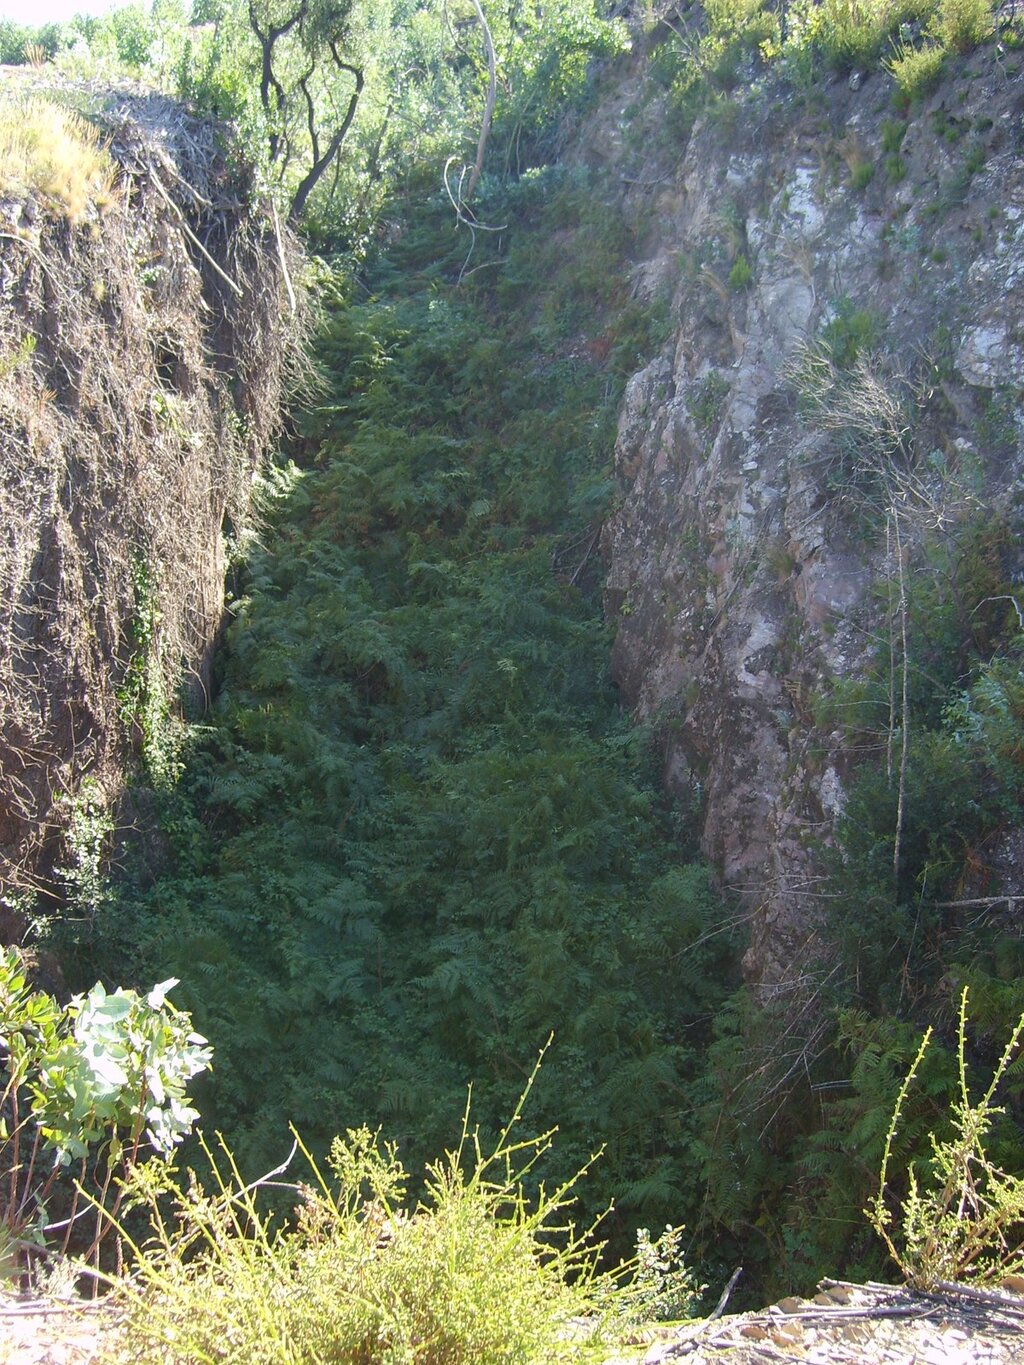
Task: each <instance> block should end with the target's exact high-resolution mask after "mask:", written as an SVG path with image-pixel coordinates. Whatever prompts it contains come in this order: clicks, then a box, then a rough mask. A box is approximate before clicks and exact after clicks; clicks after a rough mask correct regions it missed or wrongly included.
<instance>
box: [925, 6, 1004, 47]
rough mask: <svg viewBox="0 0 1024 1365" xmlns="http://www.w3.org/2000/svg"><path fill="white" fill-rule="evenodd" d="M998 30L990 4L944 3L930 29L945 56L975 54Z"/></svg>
mask: <svg viewBox="0 0 1024 1365" xmlns="http://www.w3.org/2000/svg"><path fill="white" fill-rule="evenodd" d="M994 27H995V20H994V18H993V15H992V6H991V4H990V3H989V0H941V4H940V5H939V10H938V13H937V15H936V16H935V18H934V20H933V21H932V24H931V26H930V28H931V32H932V33H933V34H934V36H935V37H936V38H937V39H938V40H939V43H940V44H941V45H942V48H943V50H944V51H945V52H959V53H967V52H973V51H974V49H975V48H976V47H979V46H980V45H981V44H982V43H983V42H984V41H985V39H986V38H989V37H991V35H992V30H993V28H994Z"/></svg>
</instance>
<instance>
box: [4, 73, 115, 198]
mask: <svg viewBox="0 0 1024 1365" xmlns="http://www.w3.org/2000/svg"><path fill="white" fill-rule="evenodd" d="M113 183H114V165H113V162H112V161H111V159H110V156H109V155H108V153H107V151H106V149H105V148H104V147H103V146H102V145H101V142H100V135H99V133H98V131H97V130H96V129H95V128H94V127H93V126H92V124H90V123H87V122H86V120H85V119H83V118H82V117H81V115H80V114H76V113H75V112H74V111H73V110H70V109H62V108H61V107H60V106H59V105H57V104H54V103H53V102H52V101H50V100H47V99H44V98H42V97H40V96H38V95H33V96H28V97H25V98H22V99H19V100H4V101H3V102H0V193H3V194H7V195H11V196H14V197H20V196H23V195H29V194H38V195H41V196H42V197H43V198H44V199H45V200H46V201H47V203H48V204H49V205H50V206H53V207H55V208H56V209H57V210H58V211H59V212H61V213H62V214H64V216H65V217H67V218H70V219H71V220H72V221H74V220H76V219H78V218H80V217H81V216H82V214H83V213H84V211H85V209H86V208H87V207H88V206H89V205H90V204H104V203H106V202H107V201H108V200H109V199H110V196H111V193H112V190H113Z"/></svg>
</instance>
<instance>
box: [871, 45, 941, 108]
mask: <svg viewBox="0 0 1024 1365" xmlns="http://www.w3.org/2000/svg"><path fill="white" fill-rule="evenodd" d="M945 63H946V50H945V48H944V47H942V46H941V45H939V44H935V43H927V44H926V45H925V46H924V47H908V46H906V45H905V44H900V45H899V46H897V47H896V48H895V49H894V51H893V55H892V56H891V57H890V58H889V59H888V60H887V61H886V62H885V69H886V71H888V73H889V75H890V76H892V78H893V80H894V81H895V82H896V85H897V87H898V89H899V92H900V94H901V95H902V96H903V97H904V99H906V100H908V101H910V100H920V99H923V98H924V96H925V95H927V94H928V92H929V91H930V90H931V89H932V87H933V86H934V85H935V84H936V82H937V81H938V79H939V76H940V75H941V74H942V68H943V67H944V66H945Z"/></svg>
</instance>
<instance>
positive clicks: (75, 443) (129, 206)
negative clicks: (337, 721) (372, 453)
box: [0, 94, 294, 936]
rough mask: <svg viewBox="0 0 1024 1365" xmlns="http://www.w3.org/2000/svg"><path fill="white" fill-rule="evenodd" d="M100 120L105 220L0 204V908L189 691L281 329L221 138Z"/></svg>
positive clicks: (203, 690) (218, 611) (271, 241)
mask: <svg viewBox="0 0 1024 1365" xmlns="http://www.w3.org/2000/svg"><path fill="white" fill-rule="evenodd" d="M98 117H99V121H100V122H101V125H102V127H103V129H104V131H105V134H106V136H107V137H108V138H109V139H110V150H111V154H112V156H113V158H114V160H115V163H116V176H115V181H114V184H113V188H112V191H111V193H110V195H109V196H108V197H107V198H106V199H105V201H98V202H93V203H90V204H87V205H85V206H84V207H79V208H78V209H76V211H75V212H74V213H72V212H71V211H70V209H69V207H68V205H66V204H60V203H54V202H51V201H48V200H47V199H46V198H45V197H43V196H41V195H38V194H29V195H22V196H19V197H13V198H10V199H8V200H6V201H5V202H2V203H0V288H2V294H0V431H2V441H3V453H4V467H3V471H2V475H0V715H2V726H0V888H2V892H3V896H4V900H5V904H6V905H7V906H8V908H9V907H10V906H11V905H12V904H16V903H17V901H18V898H19V895H20V894H21V893H24V892H30V893H35V892H42V893H43V895H44V897H45V896H47V895H50V896H53V895H54V894H56V891H57V890H58V885H57V884H55V883H54V881H53V880H52V871H53V866H54V864H55V863H56V864H57V865H58V866H59V865H60V864H61V862H62V861H63V862H65V863H66V862H67V861H68V858H69V853H68V850H67V849H66V848H65V847H64V846H63V837H64V834H65V831H66V830H67V827H68V825H69V822H70V821H71V820H72V818H73V812H74V809H75V806H76V803H79V804H80V803H81V793H82V783H83V780H84V779H85V778H89V779H90V784H91V785H90V787H89V789H88V790H89V791H90V793H91V795H90V797H89V803H91V805H93V806H95V807H99V808H105V807H110V806H111V805H112V803H113V802H114V801H115V799H116V797H117V795H118V793H119V791H120V789H121V787H122V784H123V780H124V774H125V770H126V765H130V764H131V763H132V762H133V761H134V760H135V758H137V757H138V754H139V752H140V751H141V750H143V749H144V748H145V747H146V745H147V744H149V745H151V746H152V745H153V744H154V743H156V741H157V737H156V736H155V734H154V733H153V731H154V729H155V727H158V726H159V724H160V723H161V719H162V718H163V717H165V716H166V715H167V714H168V713H169V712H170V711H173V709H174V708H175V706H176V705H177V702H178V693H179V688H181V687H182V686H184V687H185V688H186V689H187V690H189V691H191V692H192V694H193V695H194V697H195V698H196V700H197V701H198V702H199V703H201V702H202V700H203V698H204V697H205V695H206V694H207V692H208V688H209V682H210V657H211V651H212V647H213V643H214V640H215V637H216V635H217V632H218V629H219V625H220V621H221V616H222V611H223V600H224V576H225V537H224V531H225V528H226V527H228V526H229V527H231V528H233V529H235V530H237V529H238V528H239V527H241V526H242V525H243V524H244V522H245V519H246V517H247V515H248V510H249V503H250V498H251V491H252V484H253V475H254V473H255V471H256V469H257V465H258V462H259V460H260V458H261V455H262V454H263V452H264V449H265V447H266V443H267V441H268V439H269V437H270V436H271V434H272V433H273V432H274V430H275V428H276V423H277V420H278V413H279V411H280V404H279V400H280V391H281V382H282V373H283V368H284V366H285V364H286V359H287V356H288V353H289V350H290V347H291V340H290V333H291V332H292V331H293V330H294V321H293V319H291V318H290V317H289V316H288V308H287V304H286V302H285V290H284V288H283V285H282V272H281V256H280V251H279V239H278V234H277V232H276V231H275V225H274V224H273V222H272V221H271V219H270V217H269V216H268V211H267V208H266V206H265V205H261V204H260V203H259V202H257V201H256V200H255V199H254V198H253V197H252V195H251V193H250V186H249V185H248V183H247V177H246V174H245V172H244V171H239V170H237V169H234V170H232V169H231V168H230V167H229V164H228V162H227V161H226V159H225V155H224V152H223V150H222V132H221V130H218V129H215V128H213V127H211V126H209V125H204V124H201V123H198V122H197V121H195V120H193V119H192V118H190V117H189V116H188V115H186V114H185V112H184V111H183V110H182V109H180V108H179V107H177V106H175V105H173V104H171V103H170V102H169V101H166V100H164V99H162V98H160V97H158V96H146V95H143V94H134V95H131V96H129V95H124V96H121V97H119V98H116V99H114V100H113V101H112V103H111V104H110V105H109V106H108V108H107V109H106V111H105V112H104V113H103V114H102V115H100V116H98ZM58 883H59V879H58ZM0 928H2V929H3V930H4V935H3V936H9V935H12V934H15V933H16V932H17V929H18V926H17V917H16V916H13V917H12V916H11V915H10V914H8V916H7V918H6V920H5V921H4V924H2V925H0Z"/></svg>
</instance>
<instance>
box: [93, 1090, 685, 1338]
mask: <svg viewBox="0 0 1024 1365" xmlns="http://www.w3.org/2000/svg"><path fill="white" fill-rule="evenodd" d="M536 1075H537V1071H536V1070H535V1071H534V1073H533V1077H531V1080H530V1082H529V1084H528V1085H527V1089H526V1092H524V1094H523V1096H522V1097H521V1098H520V1101H519V1104H518V1106H517V1107H516V1110H515V1112H514V1114H513V1117H512V1120H511V1121H510V1122H509V1123H508V1125H507V1126H506V1127H505V1129H504V1130H503V1132H502V1133H501V1135H500V1137H499V1139H498V1141H497V1143H496V1145H495V1146H494V1148H493V1150H492V1151H491V1152H490V1153H489V1154H485V1153H484V1151H483V1150H482V1148H481V1144H480V1140H479V1137H478V1134H477V1133H476V1132H475V1131H474V1130H472V1129H471V1128H470V1126H469V1111H468V1107H467V1110H466V1114H465V1116H464V1118H463V1123H462V1131H461V1135H460V1138H459V1141H458V1144H457V1145H456V1146H455V1148H454V1149H453V1150H451V1151H449V1152H447V1153H446V1154H445V1156H444V1158H443V1159H442V1160H440V1161H438V1162H435V1163H434V1164H432V1165H430V1166H429V1167H428V1168H427V1172H426V1178H425V1186H424V1194H423V1197H422V1198H421V1199H420V1201H419V1202H418V1203H417V1204H416V1206H415V1208H414V1209H413V1210H412V1211H411V1212H408V1211H406V1204H405V1199H406V1191H407V1188H408V1184H409V1176H408V1174H407V1172H406V1171H405V1169H404V1168H403V1166H402V1164H401V1163H400V1161H399V1160H398V1157H397V1155H396V1149H395V1147H394V1145H393V1144H391V1143H387V1142H382V1141H381V1139H380V1136H379V1134H373V1133H371V1132H370V1131H369V1130H368V1129H367V1128H360V1129H358V1130H350V1131H349V1132H348V1133H347V1134H346V1136H345V1137H344V1138H338V1139H336V1140H335V1141H334V1143H333V1144H332V1147H331V1151H330V1156H329V1158H328V1163H327V1165H328V1171H329V1174H327V1175H325V1174H324V1173H323V1172H322V1171H321V1169H320V1167H319V1166H318V1164H317V1163H316V1162H315V1161H314V1159H313V1158H312V1156H311V1155H310V1154H309V1152H308V1151H307V1150H306V1149H305V1148H303V1149H302V1150H303V1155H304V1156H305V1158H306V1160H307V1162H308V1165H309V1169H310V1172H311V1174H312V1182H311V1183H310V1184H308V1185H301V1186H299V1187H298V1189H299V1191H300V1204H299V1207H298V1210H297V1212H296V1217H295V1220H294V1223H293V1224H292V1225H291V1226H289V1227H288V1228H287V1229H283V1228H275V1227H274V1226H273V1225H272V1221H271V1219H270V1217H269V1216H268V1215H267V1214H265V1213H264V1212H263V1211H262V1210H261V1209H260V1208H259V1207H258V1206H257V1193H258V1190H257V1187H256V1186H253V1185H246V1184H245V1183H244V1182H243V1181H242V1179H241V1177H240V1176H239V1174H238V1170H237V1168H236V1166H235V1163H234V1160H233V1158H232V1157H231V1155H230V1153H229V1152H228V1151H227V1150H226V1149H224V1150H223V1151H222V1154H221V1156H220V1157H219V1158H217V1159H215V1158H214V1157H213V1156H212V1154H210V1155H211V1163H212V1168H213V1173H214V1184H215V1193H214V1194H213V1195H212V1196H211V1195H208V1194H206V1193H205V1192H204V1191H203V1190H202V1189H200V1188H199V1187H198V1186H197V1185H195V1184H194V1183H191V1184H189V1185H188V1186H187V1187H186V1188H182V1187H181V1186H180V1185H178V1186H173V1187H171V1193H172V1196H173V1200H174V1204H175V1214H176V1216H175V1217H174V1218H173V1219H166V1218H165V1217H162V1216H161V1214H160V1208H159V1201H160V1197H161V1195H162V1194H163V1193H166V1192H167V1188H168V1186H167V1184H166V1182H165V1183H164V1184H163V1185H161V1184H160V1183H156V1182H153V1181H151V1180H149V1181H147V1180H146V1179H140V1180H137V1181H135V1183H134V1185H133V1186H132V1193H133V1197H134V1198H136V1199H138V1200H140V1201H141V1202H142V1203H144V1204H145V1205H146V1206H147V1207H148V1208H149V1210H150V1212H151V1214H152V1217H153V1224H154V1227H155V1228H156V1229H157V1236H156V1238H155V1240H154V1242H153V1243H152V1244H150V1245H148V1246H147V1247H146V1248H145V1249H141V1248H139V1247H138V1246H136V1247H135V1251H136V1253H137V1258H138V1265H137V1276H136V1277H135V1278H134V1279H133V1280H132V1281H131V1282H130V1283H129V1284H127V1285H124V1284H122V1285H120V1286H119V1292H120V1293H121V1295H122V1297H123V1299H124V1306H125V1319H124V1322H123V1326H122V1330H121V1334H120V1338H119V1342H118V1345H117V1347H116V1348H115V1351H114V1358H115V1359H117V1360H122V1361H126V1362H127V1361H136V1360H138V1359H139V1353H140V1346H142V1345H143V1344H144V1346H145V1352H144V1353H145V1354H146V1356H147V1358H148V1356H149V1355H150V1353H151V1354H152V1357H153V1358H157V1357H159V1359H160V1360H161V1361H164V1362H166V1365H173V1362H182V1365H185V1363H186V1362H188V1365H191V1362H194V1361H197V1360H213V1359H216V1360H218V1361H222V1362H225V1365H230V1362H239V1365H241V1363H242V1362H245V1365H249V1363H250V1362H264V1361H265V1362H267V1365H270V1363H271V1362H274V1363H275V1365H276V1362H280V1361H288V1362H294V1363H295V1365H299V1362H306V1361H308V1362H314V1361H323V1360H345V1361H353V1362H356V1361H358V1362H365V1365H371V1363H372V1362H382V1363H383V1362H394V1363H395V1365H398V1362H413V1361H419V1362H424V1365H427V1362H429V1365H461V1363H462V1362H481V1363H482V1362H488V1365H502V1363H503V1362H509V1365H511V1363H512V1362H516V1363H517V1365H531V1363H533V1365H557V1362H561V1361H573V1360H580V1359H583V1358H589V1357H590V1353H591V1351H592V1350H593V1348H594V1346H595V1344H596V1342H597V1341H598V1340H599V1339H600V1338H602V1337H607V1335H608V1333H609V1332H610V1331H612V1330H614V1329H615V1328H616V1327H619V1328H621V1326H622V1324H623V1322H624V1321H630V1322H632V1321H635V1320H636V1318H637V1316H638V1315H642V1313H643V1312H644V1311H645V1309H648V1308H650V1307H656V1306H657V1305H658V1304H659V1303H664V1302H672V1303H673V1306H675V1307H678V1306H679V1305H680V1304H682V1306H683V1307H688V1306H689V1303H690V1302H691V1301H692V1297H693V1292H694V1291H693V1286H692V1284H691V1282H690V1281H689V1278H688V1277H687V1276H686V1274H685V1272H680V1271H678V1270H675V1269H673V1267H672V1264H671V1260H672V1259H673V1257H674V1252H675V1241H673V1240H672V1238H673V1236H674V1233H673V1230H672V1229H668V1230H667V1234H666V1239H665V1240H663V1241H662V1242H659V1243H656V1244H654V1245H653V1247H652V1245H651V1244H650V1242H649V1241H648V1240H646V1239H642V1249H643V1252H644V1255H643V1258H642V1261H637V1262H634V1263H633V1264H632V1265H630V1266H627V1267H620V1268H619V1269H618V1270H616V1271H613V1272H608V1273H598V1272H597V1270H596V1260H597V1256H598V1254H599V1251H600V1246H599V1244H598V1243H596V1242H595V1240H594V1238H593V1236H592V1235H591V1234H592V1231H593V1230H592V1229H591V1230H590V1232H588V1233H586V1234H584V1235H582V1236H581V1235H579V1234H578V1233H577V1232H576V1229H575V1228H574V1227H573V1225H572V1223H571V1222H570V1221H567V1210H568V1208H569V1206H570V1204H571V1203H572V1193H571V1191H572V1186H573V1185H574V1184H575V1183H576V1180H578V1179H579V1178H580V1176H582V1175H583V1174H584V1172H583V1171H581V1172H579V1175H578V1176H576V1177H574V1178H573V1179H572V1180H570V1181H569V1182H567V1184H566V1185H564V1186H562V1187H560V1188H558V1189H556V1190H554V1191H552V1192H550V1193H549V1192H548V1191H546V1190H545V1189H544V1188H543V1186H542V1187H541V1188H540V1190H539V1192H538V1193H537V1194H536V1195H535V1196H534V1197H533V1198H530V1197H528V1196H527V1194H526V1193H525V1183H526V1182H527V1180H529V1179H530V1177H531V1172H532V1170H533V1168H534V1166H535V1164H536V1163H537V1161H538V1160H539V1159H540V1157H541V1156H542V1155H543V1153H544V1152H545V1151H546V1150H547V1148H548V1146H549V1145H550V1138H551V1135H550V1134H544V1135H542V1136H541V1137H538V1138H527V1139H519V1138H517V1137H514V1136H513V1130H514V1127H515V1126H516V1124H517V1123H518V1122H519V1119H520V1116H521V1112H522V1107H523V1103H524V1101H525V1098H526V1094H528V1093H529V1089H530V1086H531V1085H532V1083H533V1079H534V1078H535V1077H536ZM297 1145H301V1144H299V1143H298V1140H297ZM588 1164H589V1163H588ZM676 1240H678V1239H677V1238H676ZM634 1272H636V1273H635V1274H634ZM631 1276H632V1284H629V1283H627V1282H626V1281H628V1280H629V1278H630V1277H631ZM584 1317H585V1318H586V1319H587V1321H588V1323H589V1326H588V1327H587V1328H586V1330H583V1329H581V1327H580V1319H581V1318H584Z"/></svg>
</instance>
